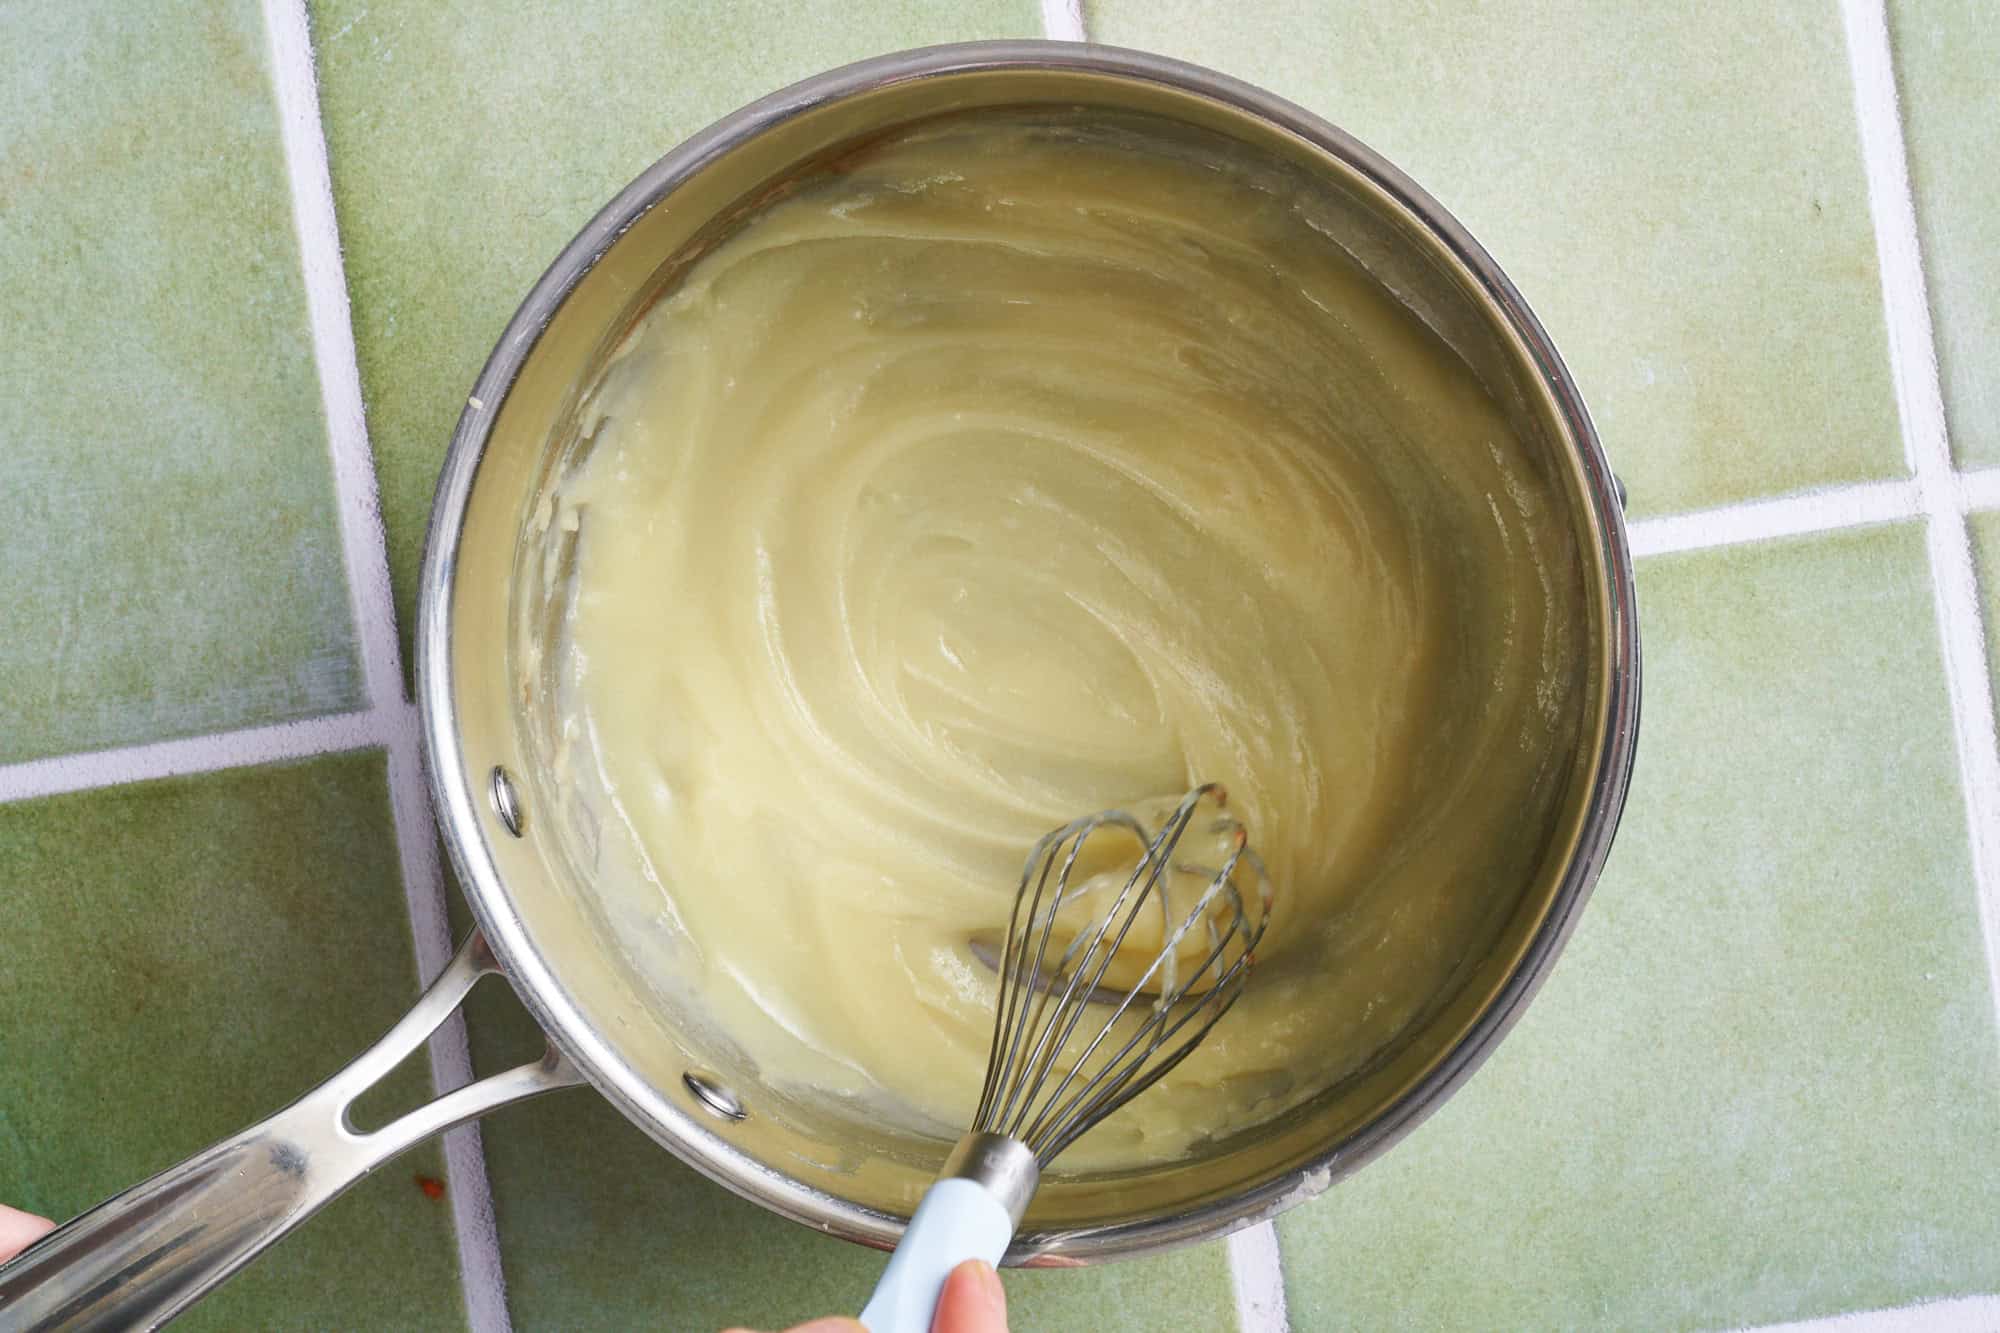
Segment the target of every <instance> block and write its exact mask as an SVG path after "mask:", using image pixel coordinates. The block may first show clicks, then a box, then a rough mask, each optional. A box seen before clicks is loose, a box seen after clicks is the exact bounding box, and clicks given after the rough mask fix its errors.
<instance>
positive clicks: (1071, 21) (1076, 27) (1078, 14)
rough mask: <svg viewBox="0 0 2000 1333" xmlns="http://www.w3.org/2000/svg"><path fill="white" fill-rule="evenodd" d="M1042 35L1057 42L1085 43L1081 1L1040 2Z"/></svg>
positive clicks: (1058, 0)
mask: <svg viewBox="0 0 2000 1333" xmlns="http://www.w3.org/2000/svg"><path fill="white" fill-rule="evenodd" d="M1042 35H1043V36H1044V37H1048V38H1051V39H1052V40H1054V41H1058V42H1087V41H1089V40H1090V39H1089V38H1088V37H1086V36H1085V35H1084V31H1083V0H1042Z"/></svg>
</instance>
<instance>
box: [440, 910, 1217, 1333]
mask: <svg viewBox="0 0 2000 1333" xmlns="http://www.w3.org/2000/svg"><path fill="white" fill-rule="evenodd" d="M470 919H471V918H470V914H469V913H468V912H466V911H465V909H464V906H463V904H462V903H461V902H458V901H454V902H453V920H454V922H455V924H456V925H457V928H458V931H459V933H460V934H461V935H463V933H464V931H465V930H466V929H467V928H468V926H469V923H470ZM467 1018H468V1022H469V1025H470V1031H471V1038H472V1053H473V1063H474V1065H475V1066H476V1067H477V1068H478V1071H479V1072H480V1073H481V1074H490V1073H494V1072H496V1071H498V1070H500V1069H504V1068H507V1067H508V1066H510V1065H514V1064H519V1063H521V1062H522V1061H525V1060H530V1059H533V1058H534V1057H535V1056H536V1055H537V1054H539V1053H540V1051H541V1049H542V1044H541V1034H540V1032H539V1031H538V1030H537V1029H536V1028H535V1025H534V1021H533V1020H532V1019H530V1018H529V1017H528V1014H527V1011H526V1010H525V1009H523V1008H522V1007H521V1005H520V1003H519V1002H518V1001H517V1000H516V999H515V998H514V996H513V994H512V993H511V992H510V991H508V990H507V989H506V988H505V987H504V986H501V985H499V984H497V983H494V982H488V983H486V984H485V985H484V986H482V987H481V988H480V989H479V990H478V991H475V992H474V993H473V996H472V999H471V1000H470V1001H469V1003H468V1005H467ZM480 1132H481V1135H482V1137H483V1138H484V1141H485V1145H486V1159H487V1170H488V1174H489V1176H490V1177H491V1180H492V1185H493V1205H494V1212H495V1214H496V1216H497V1218H498V1222H499V1229H500V1251H501V1258H502V1261H503V1263H504V1266H505V1269H506V1273H507V1304H508V1307H509V1311H510V1313H511V1314H512V1316H513V1320H514V1326H515V1327H516V1328H521V1329H543V1328H637V1327H648V1326H650V1327H665V1328H671V1329H676V1330H678V1329H689V1330H699V1329H716V1328H722V1327H725V1326H729V1325H735V1324H743V1325H748V1326H750V1327H752V1328H763V1329H773V1328H783V1327H786V1326H788V1325H790V1324H792V1323H796V1322H798V1321H800V1320H804V1319H808V1318H811V1317H813V1316H815V1315H823V1314H828V1313H851V1312H853V1311H855V1310H858V1309H860V1308H861V1305H862V1303H863V1302H864V1301H865V1300H867V1298H868V1293H869V1291H870V1290H871V1289H872V1288H873V1286H874V1282H875V1278H876V1276H877V1274H879V1273H880V1272H881V1270H882V1264H883V1261H884V1256H882V1255H880V1254H878V1253H876V1252H875V1251H873V1250H867V1249H863V1248H861V1247H859V1246H855V1245H849V1244H846V1243H844V1242H841V1241H837V1240H832V1239H829V1238H828V1237H825V1236H822V1235H819V1234H818V1233H816V1232H811V1231H807V1230H806V1229H805V1228H803V1227H800V1226H798V1225H797V1224H795V1223H792V1222H787V1221H784V1220H782V1219H780V1218H778V1217H776V1216H774V1215H772V1214H770V1213H766V1212H764V1211H763V1210H761V1209H759V1208H758V1207H756V1206H755V1205H754V1204H750V1203H746V1202H744V1201H743V1200H742V1199H739V1198H737V1197H736V1196H735V1195H733V1194H731V1193H729V1191H727V1190H725V1189H723V1188H722V1187H721V1186H719V1185H714V1184H711V1183H709V1182H708V1181H707V1180H705V1179H703V1178H702V1177H701V1176H698V1175H696V1174H695V1173H694V1171H692V1170H691V1169H689V1168H688V1167H685V1166H682V1165H681V1164H680V1163H679V1162H678V1161H676V1160H675V1159H674V1158H673V1157H672V1156H671V1155H670V1154H669V1153H668V1152H667V1151H666V1149H664V1148H661V1147H659V1146H658V1145H657V1144H655V1143H654V1142H653V1141H652V1140H651V1139H649V1138H647V1137H646V1136H645V1135H644V1134H642V1133H641V1132H640V1131H639V1130H638V1129H637V1128H635V1127H634V1126H633V1125H632V1124H631V1123H630V1122H629V1121H627V1120H625V1119H624V1117H622V1116H621V1115H619V1113H618V1112H616V1111H614V1110H612V1109H611V1106H610V1104H609V1103H608V1102H605V1101H604V1100H603V1099H602V1098H600V1097H598V1096H597V1095H596V1094H594V1093H591V1092H588V1091H584V1090H574V1091H570V1092H562V1093H557V1094H555V1095H553V1096H550V1097H544V1098H542V1099H541V1100H539V1101H535V1102H530V1103H528V1104H526V1105H524V1106H520V1107H515V1108H511V1109H509V1110H505V1111H501V1112H499V1113H498V1114H496V1115H494V1116H493V1117H492V1118H490V1119H489V1120H487V1121H486V1123H485V1126H484V1127H483V1129H482V1130H481V1131H480ZM1002 1280H1003V1282H1004V1283H1005V1285H1006V1288H1007V1298H1008V1302H1009V1306H1010V1315H1011V1320H1010V1322H1011V1323H1012V1324H1013V1327H1014V1328H1015V1329H1016V1330H1017V1333H1040V1331H1041V1330H1057V1329H1086V1328H1087V1329H1092V1330H1101V1333H1139V1331H1140V1330H1153V1329H1160V1330H1166V1329H1173V1330H1185V1329H1202V1330H1215V1331H1216V1333H1222V1331H1223V1330H1230V1329H1234V1328H1236V1326H1237V1324H1236V1315H1235V1298H1234V1294H1233V1289H1232V1288H1231V1286H1230V1279H1229V1269H1228V1258H1227V1254H1226V1252H1225V1250H1224V1248H1223V1246H1222V1245H1221V1244H1219V1243H1218V1244H1214V1245H1207V1246H1202V1247H1198V1248H1195V1249H1189V1250H1178V1251H1175V1252H1174V1253H1171V1254H1168V1255H1164V1256H1161V1257H1159V1258H1154V1259H1142V1260H1135V1261H1131V1262H1127V1263H1120V1264H1107V1265H1104V1266H1101V1267H1095V1268H1086V1269H1063V1270H1044V1271H1037V1272H1021V1271H1009V1272H1008V1273H1007V1274H1006V1275H1005V1276H1004V1278H1003V1279H1002Z"/></svg>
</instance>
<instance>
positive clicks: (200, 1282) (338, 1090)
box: [0, 931, 583, 1330]
mask: <svg viewBox="0 0 2000 1333" xmlns="http://www.w3.org/2000/svg"><path fill="white" fill-rule="evenodd" d="M498 970H499V964H498V963H496V962H495V961H494V958H493V954H492V951H491V950H490V949H488V948H487V946H486V941H485V939H484V937H482V936H481V935H480V934H479V933H478V932H477V931H475V932H473V935H472V937H471V938H470V939H468V940H467V941H466V942H465V945H464V946H463V947H462V948H461V949H459V951H458V956H457V957H456V958H454V959H452V961H451V965H450V966H449V967H447V968H445V970H444V972H443V973H442V974H441V975H440V976H439V977H438V979H437V980H436V981H435V982H433V983H432V984H431V987H430V989H428V990H426V991H425V992H424V994H423V996H422V998H420V999H419V1000H418V1001H417V1003H416V1005H415V1006H414V1007H413V1008H411V1010H410V1012H409V1013H408V1014H406V1015H404V1017H403V1020H402V1021H401V1022H399V1023H397V1024H396V1026H394V1027H393V1028H390V1029H389V1031H388V1032H387V1033H386V1034H385V1035H384V1036H383V1037H382V1039H381V1040H380V1041H378V1042H376V1043H375V1044H374V1045H373V1046H371V1047H369V1048H368V1049H367V1050H366V1051H364V1052H363V1053H362V1054H361V1056H360V1058H358V1059H356V1060H355V1061H354V1062H353V1063H352V1064H350V1065H348V1066H347V1068H345V1069H343V1070H341V1071H340V1072H339V1073H338V1074H335V1075H334V1076H333V1077H332V1078H330V1079H328V1080H327V1081H326V1082H324V1083H322V1084H320V1086H319V1087H317V1088H314V1089H313V1090H312V1091H311V1092H309V1093H307V1094H306V1095H305V1096H303V1097H301V1098H299V1100H298V1101H296V1102H294V1103H292V1104H291V1105H290V1106H288V1107H286V1108H285V1109H284V1110H282V1111H280V1112H278V1113H277V1114H276V1115H274V1116H271V1117H270V1118H268V1119H266V1120H262V1121H260V1122H258V1123H257V1124H254V1125H252V1126H250V1128H248V1129H246V1130H244V1131H243V1132H242V1133H240V1134H236V1135H233V1136H231V1137H229V1138H227V1139H224V1140H223V1141H222V1142H220V1143H218V1144H215V1145H214V1146H213V1147H210V1148H206V1149H204V1150H202V1151H201V1152H198V1153H196V1154H195V1155H194V1156H193V1157H190V1158H188V1159H187V1160H186V1161H184V1162H182V1163H180V1164H179V1165H178V1166H172V1167H169V1168H167V1169H166V1170H165V1171H162V1172H161V1173H160V1174H158V1175H157V1176H154V1177H153V1178H152V1179H150V1180H147V1181H145V1182H143V1183H142V1184H138V1185H135V1186H133V1187H132V1188H131V1189H129V1190H126V1191H125V1192H124V1193H123V1194H120V1195H117V1196H116V1197H114V1198H110V1199H107V1200H105V1201H104V1202H103V1203H100V1204H98V1205H97V1206H96V1207H95V1208H92V1209H91V1210H90V1211H89V1212H87V1213H84V1214H82V1215H80V1216H78V1217H76V1218H74V1219H72V1220H71V1221H69V1222H67V1223H65V1224H64V1225H62V1226H60V1227H57V1228H56V1229H55V1230H54V1231H51V1232H50V1233H49V1234H48V1235H46V1236H44V1237H42V1239H41V1240H39V1241H37V1242H36V1243H35V1244H33V1245H31V1246H29V1247H28V1248H27V1249H26V1250H24V1251H22V1252H21V1253H20V1254H19V1255H17V1256H16V1257H15V1258H14V1259H13V1260H11V1261H10V1262H8V1263H6V1264H0V1329H6V1330H14V1329H36V1330H41V1329H64V1330H82V1329H93V1330H94V1329H104V1330H110V1329H132V1328H148V1329H150V1328H157V1327H158V1326H160V1325H161V1324H164V1323H165V1322H166V1321H167V1320H169V1319H171V1318H173V1317H174V1316H175V1315H177V1314H179V1313H180V1312H181V1311H183V1310H185V1309H186V1308H187V1307H188V1306H190V1305H192V1304H193V1303H194V1302H195V1301H196V1300H198V1299H200V1298H201V1297H202V1296H203V1295H205V1294H206V1293H207V1292H209V1291H210V1290H212V1289H213V1288H214V1287H216V1286H217V1285H219V1284H220V1283H221V1282H222V1281H224V1280H225V1279H226V1278H228V1277H229V1276H230V1275H231V1274H233V1273H235V1272H236V1270H237V1269H239V1268H241V1267H243V1265H244V1264H246V1263H248V1262H250V1260H251V1259H253V1258H255V1257H256V1256H257V1255H258V1254H259V1253H261V1252H262V1251H263V1250H264V1249H265V1248H266V1247H267V1246H269V1245H271V1244H272V1243H273V1242H275V1241H277V1240H278V1239H279V1238H280V1237H282V1236H284V1235H285V1234H286V1233H287V1232H289V1231H290V1230H291V1229H292V1228H293V1227H296V1226H298V1225H299V1223H301V1222H303V1221H305V1220H306V1219H307V1218H308V1217H311V1216H312V1215H313V1213H314V1212H316V1211H318V1209H319V1208H320V1207H322V1206H323V1205H324V1204H326V1203H327V1202H329V1201H330V1200H332V1199H333V1198H334V1197H335V1196H337V1195H339V1194H340V1193H341V1191H343V1190H345V1189H346V1188H347V1187H348V1186H350V1185H352V1184H354V1182H356V1181H357V1180H359V1179H361V1178H362V1177H363V1176H365V1175H367V1174H368V1173H369V1172H370V1171H372V1170H374V1169H375V1168H376V1167H378V1166H380V1165H382V1164H383V1163H384V1162H386V1161H388V1160H389V1159H390V1158H392V1157H394V1156H396V1155H397V1154H398V1153H400V1152H403V1151H404V1150H405V1149H408V1148H411V1147H413V1146H415V1145H416V1144H418V1143H420V1142H422V1141H423V1140H425V1139H427V1138H429V1137H430V1136H431V1135H433V1134H436V1133H439V1132H441V1131H443V1130H446V1129H450V1128H451V1127H452V1126H453V1125H456V1124H460V1123H462V1122H464V1121H467V1120H471V1119H474V1118H475V1117H477V1116H481V1115H484V1114H485V1113H486V1112H488V1111H491V1110H493V1109H494V1108H495V1107H498V1106H505V1105H506V1104H507V1103H509V1102H514V1101H519V1100H520V1099H521V1098H523V1097H532V1096H534V1095H535V1094H537V1093H542V1092H550V1091H553V1090H554V1089H556V1088H566V1087H570V1086H572V1085H574V1084H577V1083H580V1082H582V1081H583V1080H582V1077H581V1075H579V1074H578V1073H577V1072H576V1070H575V1069H574V1068H573V1067H572V1066H571V1065H570V1064H569V1062H568V1061H566V1060H565V1059H563V1057H562V1056H561V1055H560V1054H558V1053H557V1052H556V1051H555V1050H554V1049H553V1048H551V1049H550V1050H549V1052H548V1053H547V1054H546V1055H545V1056H543V1058H542V1059H540V1060H538V1061H536V1062H535V1063H533V1064H527V1065H522V1066H520V1067H519V1068H517V1069H510V1070H508V1071H507V1072H506V1073H504V1074H495V1075H494V1076H493V1077H492V1078H488V1079H482V1080H481V1081H479V1082H477V1083H471V1084H467V1085H466V1086H465V1087H462V1088H459V1089H457V1090H456V1091H453V1092H449V1093H446V1094H445V1095H444V1096H442V1097H439V1098H438V1099H437V1100H436V1101H433V1102H429V1103H427V1104H425V1105H423V1106H420V1107H418V1108H416V1109H415V1110H413V1111H411V1112H409V1113H408V1114H406V1115H404V1116H403V1117H402V1118H401V1119H398V1120H396V1121H394V1122H392V1123H390V1124H388V1125H384V1126H383V1127H382V1128H380V1129H377V1130H374V1131H372V1132H369V1133H362V1132H360V1131H358V1130H356V1129H355V1128H354V1125H353V1123H352V1121H351V1120H350V1119H349V1116H348V1111H349V1108H350V1107H352V1106H353V1104H354V1101H355V1099H356V1098H357V1097H359V1096H360V1095H361V1094H362V1093H364V1092H366V1091H367V1090H368V1089H369V1088H371V1087H373V1086H374V1085H375V1084H376V1083H378V1082H380V1081H381V1079H382V1078H383V1077H384V1076H385V1075H387V1074H388V1073H389V1071H390V1070H392V1069H394V1068H395V1067H396V1066H397V1065H398V1064H399V1063H401V1061H402V1059H403V1057H405V1056H407V1055H408V1054H409V1053H410V1052H411V1051H414V1050H415V1049H416V1048H417V1047H418V1046H419V1045H421V1044H422V1043H423V1041H424V1039H425V1038H426V1037H428V1036H429V1035H430V1034H431V1033H432V1031H434V1030H435V1029H436V1028H437V1026H438V1025H439V1024H440V1023H442V1022H444V1020H445V1019H447V1018H449V1017H450V1016H451V1013H452V1011H453V1010H455V1009H456V1008H458V1005H459V1002H460V1001H461V1000H463V999H464V998H465V994H466V992H467V991H469V990H471V989H472V987H473V984H474V983H475V982H477V981H478V980H479V979H480V978H481V977H483V976H485V975H486V974H487V973H489V972H496V971H498Z"/></svg>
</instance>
